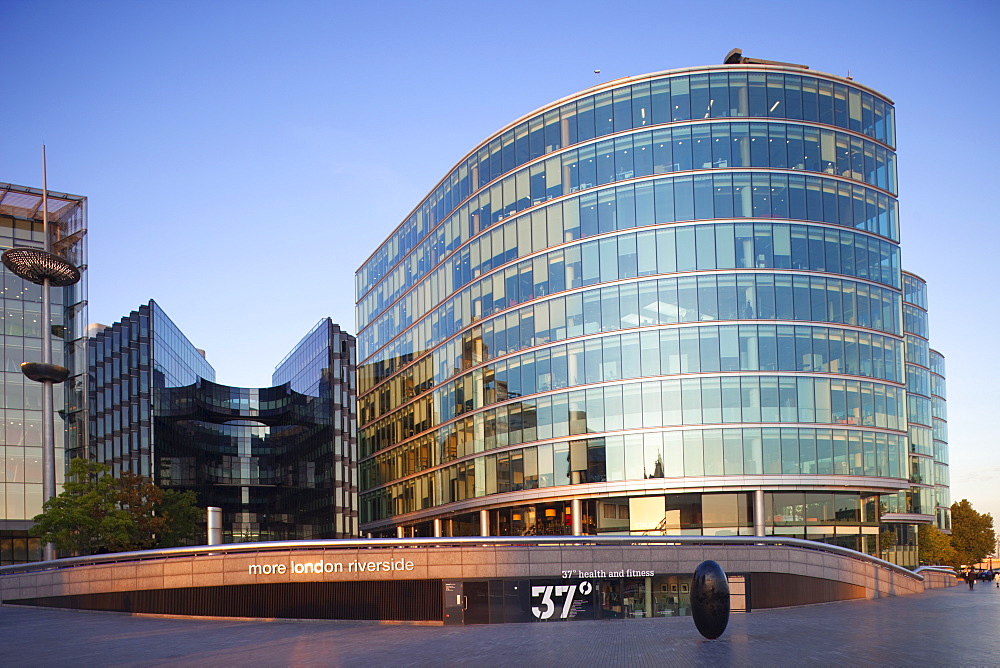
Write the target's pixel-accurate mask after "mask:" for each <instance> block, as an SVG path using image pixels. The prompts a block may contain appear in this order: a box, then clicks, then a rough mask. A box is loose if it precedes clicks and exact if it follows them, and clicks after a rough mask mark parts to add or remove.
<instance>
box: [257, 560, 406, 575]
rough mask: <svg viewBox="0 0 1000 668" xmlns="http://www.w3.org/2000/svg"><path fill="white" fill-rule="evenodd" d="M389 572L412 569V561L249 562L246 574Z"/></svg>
mask: <svg viewBox="0 0 1000 668" xmlns="http://www.w3.org/2000/svg"><path fill="white" fill-rule="evenodd" d="M345 570H346V572H348V573H377V572H379V573H391V572H393V571H412V570H413V562H412V561H407V560H405V559H395V560H388V561H349V562H347V568H346V569H345V568H344V562H342V561H325V560H323V559H320V560H319V561H294V560H292V561H290V562H289V563H288V564H250V565H248V566H247V574H248V575H284V574H285V573H293V574H297V575H298V574H306V573H311V574H316V573H343V572H345Z"/></svg>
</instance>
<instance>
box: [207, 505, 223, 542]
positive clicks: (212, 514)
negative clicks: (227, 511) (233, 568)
mask: <svg viewBox="0 0 1000 668" xmlns="http://www.w3.org/2000/svg"><path fill="white" fill-rule="evenodd" d="M207 516H208V517H207V520H208V544H209V545H222V508H219V507H218V506H209V507H208V511H207Z"/></svg>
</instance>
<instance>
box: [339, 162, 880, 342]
mask: <svg viewBox="0 0 1000 668" xmlns="http://www.w3.org/2000/svg"><path fill="white" fill-rule="evenodd" d="M760 176H762V177H765V180H768V179H767V176H768V175H760ZM771 180H773V179H771ZM677 185H679V184H677V183H671V182H664V183H660V182H658V183H657V184H656V187H655V190H656V191H657V192H660V191H661V190H674V188H675V186H677ZM689 185H690V184H689ZM707 185H709V186H710V185H711V183H708V184H707ZM833 185H836V184H833ZM635 190H639V188H638V187H637V188H635ZM647 190H648V192H650V193H652V192H653V190H654V189H653V188H652V187H650V188H648V189H647ZM706 192H707V195H708V197H709V203H711V195H712V193H711V188H709V189H708V190H707V191H706ZM762 192H763V190H762ZM608 194H609V195H612V193H610V192H609V193H608ZM619 194H620V193H619ZM861 194H863V193H861ZM817 195H818V196H821V195H822V193H821V192H819V191H817ZM832 196H833V202H834V203H835V202H836V201H837V194H836V189H834V191H833V192H832ZM664 197H666V195H664ZM821 199H822V197H821ZM623 201H627V199H626V200H622V199H619V198H618V194H614V199H613V201H611V202H610V204H611V205H615V206H617V203H621V202H623ZM657 201H659V196H657ZM666 201H670V202H673V201H674V200H673V198H672V197H669V198H668V199H667V200H666ZM855 201H856V202H859V203H860V204H861V205H862V208H864V202H863V201H862V200H855ZM573 203H574V204H576V203H577V202H575V201H574V202H573ZM869 203H870V204H871V205H872V208H871V213H872V215H873V216H875V217H876V218H878V217H879V216H880V215H881V214H880V213H879V209H878V207H877V206H876V199H872V201H871V202H869ZM883 203H884V204H885V205H886V207H887V208H886V209H884V210H882V211H883V212H884V213H885V214H886V217H887V218H886V220H888V215H889V212H890V211H894V209H892V208H891V207H889V206H888V205H889V204H890V201H889V200H888V199H886V200H885V201H884V202H883ZM567 204H569V203H567ZM602 206H605V207H606V206H608V205H602V204H601V203H600V202H599V201H598V198H597V197H596V195H595V196H594V198H593V202H592V206H591V207H590V209H589V210H590V211H591V213H592V214H593V216H592V218H593V224H592V229H591V230H590V234H595V235H596V234H598V233H601V232H605V231H607V232H610V231H614V229H615V225H616V224H617V223H616V222H615V221H616V219H615V218H614V217H613V216H612V218H611V223H610V224H609V226H608V228H607V229H605V228H604V227H602V226H601V224H600V216H599V215H598V214H599V213H600V212H601V211H602V210H603V209H602ZM612 208H614V207H613V206H612ZM565 209H566V207H562V209H561V211H562V213H563V214H565V213H566V211H565ZM587 210H588V209H587V208H586V207H584V208H583V209H581V210H580V211H578V212H577V213H581V212H585V211H587ZM609 210H610V209H609ZM769 213H770V212H767V213H765V214H764V217H768V214H769ZM698 217H699V218H701V217H704V218H712V217H713V212H705V214H704V216H702V215H700V214H699V216H698ZM723 217H725V216H723ZM838 220H840V219H838V218H837V217H836V216H835V217H834V218H833V220H832V221H831V222H837V221H838ZM562 222H563V223H565V222H566V219H565V218H563V219H562ZM581 222H583V221H581ZM588 225H589V224H588ZM734 233H735V232H734ZM734 238H735V237H734ZM723 248H724V251H725V255H724V256H723V259H724V260H725V262H726V263H727V264H729V262H728V259H729V258H728V257H727V256H728V250H727V247H726V246H723ZM692 250H694V251H695V253H694V254H692V255H687V254H684V256H683V257H684V258H685V260H682V262H688V263H690V262H691V261H692V260H690V259H689V258H697V252H696V251H697V249H696V248H695V249H692ZM754 250H755V255H760V253H756V248H755V249H754ZM716 252H718V248H716ZM771 252H772V253H773V248H772V250H771ZM703 253H705V251H703ZM740 253H741V255H745V252H744V250H743V249H740ZM658 255H659V254H658ZM705 255H706V256H708V255H709V254H708V253H705ZM733 255H734V258H733V259H734V263H735V255H736V250H735V248H734V250H733ZM869 255H871V253H870V252H869ZM880 255H881V252H880ZM680 256H681V253H679V252H677V253H676V256H675V260H676V258H677V257H680ZM668 258H669V253H668V254H667V257H666V258H665V259H668ZM758 259H759V258H756V257H755V258H754V260H755V262H754V264H755V266H756V264H757V262H756V261H757V260H758ZM694 261H695V262H697V259H695V260H694ZM764 261H766V256H765V258H764ZM842 262H843V258H842ZM734 263H733V264H734ZM889 268H890V269H891V267H889ZM626 270H628V267H626ZM466 273H467V274H468V275H467V276H465V277H463V281H464V279H465V278H467V279H468V280H469V281H471V280H472V278H473V277H472V275H471V271H470V272H466ZM881 273H882V272H880V275H881ZM893 273H894V272H890V276H891V275H892V274H893ZM619 275H620V274H619ZM483 280H485V279H483ZM491 280H492V279H491ZM891 282H895V283H898V278H897V279H892V281H891ZM454 283H455V281H454V276H453V275H452V274H450V273H447V272H443V271H442V272H440V273H437V272H435V274H433V275H432V276H431V277H429V278H428V280H427V281H425V282H424V284H423V286H422V287H421V288H419V289H418V290H416V291H415V292H414V293H413V294H414V296H413V297H412V298H411V299H410V300H406V299H404V300H401V301H399V302H397V304H396V305H394V306H393V307H392V308H390V309H388V310H386V312H385V313H383V314H382V315H380V316H379V318H378V319H376V320H374V321H373V322H371V324H369V325H368V326H367V327H366V329H365V331H364V332H363V333H362V334H361V337H360V340H359V347H360V349H361V353H360V355H361V356H362V358H363V359H368V358H369V357H370V356H371V355H372V354H373V353H375V352H376V351H377V350H378V349H379V348H380V347H382V346H383V345H385V344H386V343H389V342H390V341H392V340H393V337H396V336H397V335H398V334H399V332H401V331H403V330H404V329H406V328H407V327H409V326H411V325H410V323H412V322H413V321H414V320H416V319H417V318H418V317H419V316H422V315H423V314H425V313H427V312H428V311H429V310H431V309H433V308H435V307H436V306H437V305H439V304H441V302H442V301H444V300H445V297H446V296H447V295H449V294H451V292H452V291H453V289H454V288H455V287H457V286H455V285H454ZM424 286H426V287H424ZM454 299H455V298H454V297H453V298H452V301H454ZM442 308H447V305H443V306H440V307H438V312H440V311H441V309H442ZM363 312H364V309H360V310H359V317H361V315H362V313H363ZM407 336H410V337H412V332H407V333H406V334H404V335H403V339H402V341H403V342H404V343H402V344H400V343H397V344H396V346H395V349H398V348H399V347H400V345H403V346H406V345H407V344H406V342H407ZM421 340H424V341H426V340H427V339H426V338H423V337H421ZM409 346H410V348H409V350H410V351H412V343H410V344H409ZM399 352H403V353H405V352H408V351H399ZM389 354H390V355H392V356H397V355H398V354H399V353H395V354H393V353H389Z"/></svg>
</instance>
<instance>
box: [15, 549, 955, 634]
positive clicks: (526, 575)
mask: <svg viewBox="0 0 1000 668" xmlns="http://www.w3.org/2000/svg"><path fill="white" fill-rule="evenodd" d="M569 541H572V542H569ZM707 559H711V560H714V561H716V562H718V563H719V564H720V565H721V566H722V568H723V569H724V570H725V571H726V573H727V574H730V575H734V576H736V575H738V576H741V578H742V579H740V578H735V577H734V578H733V580H734V582H735V581H738V580H739V581H741V582H744V583H745V586H746V588H747V591H746V592H745V604H746V607H747V608H750V609H753V608H768V607H778V606H786V605H801V604H807V603H818V602H826V601H834V600H845V599H852V598H880V597H884V596H894V595H903V594H915V593H920V592H923V591H924V589H925V588H926V587H928V586H937V585H934V584H931V583H932V582H938V581H940V582H941V583H942V586H943V582H944V578H945V575H944V574H942V573H931V574H927V575H925V576H921V575H918V574H915V573H913V572H910V571H908V570H906V569H903V568H900V567H898V566H895V565H893V564H890V563H888V562H884V561H881V560H879V559H875V558H873V557H869V556H867V555H863V554H860V553H857V552H853V551H852V550H847V549H845V548H839V547H836V546H830V545H825V544H822V543H813V542H811V541H804V540H797V539H777V538H750V537H746V538H743V537H734V538H728V537H727V538H717V537H691V536H683V537H670V536H666V537H649V538H646V537H558V538H557V537H532V538H516V539H507V538H461V539H456V538H452V539H401V540H357V541H301V542H287V543H256V544H237V545H225V546H214V547H211V548H209V547H199V548H176V549H174V550H159V551H147V552H133V553H123V554H119V555H99V556H95V557H82V558H74V559H61V560H56V561H52V562H39V563H36V564H24V565H19V566H11V567H4V568H0V601H2V602H3V603H14V604H24V605H45V606H53V607H69V608H82V609H99V610H119V611H123V612H153V613H163V614H190V615H221V616H240V617H293V618H327V619H394V620H414V621H416V620H423V621H435V620H436V621H439V622H441V621H444V622H446V623H453V620H452V621H451V622H449V620H451V616H450V615H451V614H453V613H455V609H456V607H457V609H461V610H465V611H466V613H465V614H464V618H465V619H466V623H469V622H468V617H469V616H470V615H469V614H468V612H467V611H468V610H469V608H470V603H469V600H470V597H473V598H475V597H483V603H482V605H483V606H486V608H490V606H492V608H490V609H493V610H494V612H493V613H491V614H492V617H490V616H489V615H487V621H490V620H496V621H505V620H506V621H524V620H527V621H530V620H531V615H530V614H528V613H530V612H531V611H532V610H534V616H535V617H536V618H543V619H544V618H545V617H541V616H540V614H539V612H538V609H539V601H538V600H536V599H539V597H542V598H544V597H545V596H564V597H569V598H572V597H573V596H578V597H579V598H578V599H573V601H574V602H573V604H572V605H571V602H570V601H569V600H567V601H566V603H565V609H566V610H567V611H569V610H570V609H571V608H573V606H574V605H575V606H576V607H575V608H574V609H575V610H576V612H577V613H578V615H582V617H580V618H584V617H586V615H588V614H593V615H596V616H597V617H601V614H600V610H605V611H606V613H605V615H604V616H614V615H612V614H611V612H607V611H612V612H615V609H614V606H611V607H609V605H608V603H607V599H608V598H609V596H612V597H614V596H618V597H625V600H628V597H627V596H626V595H627V594H628V592H629V591H632V592H635V593H634V595H633V597H632V598H633V599H636V598H638V599H641V600H643V601H645V603H635V600H633V604H632V605H629V604H627V603H623V604H622V605H619V606H618V607H617V611H616V612H617V614H621V615H624V614H626V611H627V613H628V614H629V615H630V616H631V615H634V616H643V615H645V616H653V615H656V614H686V612H685V611H684V606H683V593H684V592H685V591H686V587H687V584H685V583H689V581H690V576H691V574H692V573H693V572H694V570H695V568H696V567H697V566H698V564H700V563H701V562H702V561H705V560H707ZM952 580H953V581H954V578H952ZM477 582H479V583H491V584H490V587H486V585H485V584H483V586H478V585H475V583H477ZM504 583H507V585H509V586H506V590H505V588H504V586H505V585H504ZM519 584H520V585H523V586H520V588H519V586H518V585H519ZM546 588H548V590H547V591H549V593H548V594H546V593H545V591H546ZM571 588H572V589H571ZM504 591H507V594H506V596H507V598H508V599H509V600H507V601H506V603H505V602H504V600H505V599H504V598H503V597H504ZM463 592H464V593H463ZM498 592H499V593H498ZM529 592H530V593H529ZM553 592H554V593H553ZM608 592H611V594H609V593H608ZM452 593H454V597H453V596H452ZM491 596H492V597H493V599H491V600H488V599H489V597H491ZM497 597H499V598H497ZM588 597H589V598H588ZM515 599H517V600H515ZM498 600H499V601H500V603H498V602H497V601H498ZM667 600H670V601H672V602H673V605H674V607H673V608H670V609H669V610H668V608H667V607H666V606H665V605H662V602H663V601H667ZM654 603H655V604H656V605H655V607H654ZM560 605H561V604H560ZM498 606H499V607H498ZM503 606H506V609H507V612H503ZM547 606H548V604H546V605H545V606H542V608H545V607H547ZM588 606H589V607H588ZM473 607H474V606H473ZM449 610H452V613H449ZM498 610H499V611H500V612H497V611H498ZM518 610H520V611H521V612H520V613H518V612H517V611H518ZM588 610H590V612H588ZM565 618H569V617H568V612H567V616H566V617H565ZM588 618H589V617H588Z"/></svg>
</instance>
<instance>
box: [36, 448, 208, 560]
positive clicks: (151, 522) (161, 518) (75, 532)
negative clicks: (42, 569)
mask: <svg viewBox="0 0 1000 668" xmlns="http://www.w3.org/2000/svg"><path fill="white" fill-rule="evenodd" d="M63 487H64V490H63V492H62V493H61V494H60V495H59V496H56V497H54V498H52V499H49V500H48V501H46V502H45V505H44V507H43V512H42V514H41V515H37V516H36V517H35V518H34V521H35V522H36V525H35V526H34V527H33V528H32V529H31V535H32V536H35V537H37V538H41V539H42V541H43V542H52V543H55V546H56V549H57V550H59V551H60V552H62V553H64V554H66V553H74V554H79V555H84V554H102V553H106V552H125V551H129V550H143V549H149V548H154V547H174V546H177V545H182V544H184V543H185V542H187V541H189V540H191V539H193V538H194V536H195V535H196V534H197V532H198V531H199V527H198V521H199V519H200V517H201V510H200V509H199V508H198V506H197V503H196V498H195V494H194V492H190V491H188V492H178V491H175V490H164V489H161V488H160V487H158V486H157V485H155V484H154V483H153V482H152V481H151V480H149V479H148V478H144V477H142V476H138V475H135V474H133V473H129V472H126V473H123V474H122V475H121V476H119V477H117V478H116V477H114V476H112V475H111V474H110V468H109V467H108V466H107V465H106V464H101V463H98V462H90V461H86V460H83V459H74V460H72V461H71V462H70V465H69V475H68V477H67V481H66V483H65V485H64V486H63Z"/></svg>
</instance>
